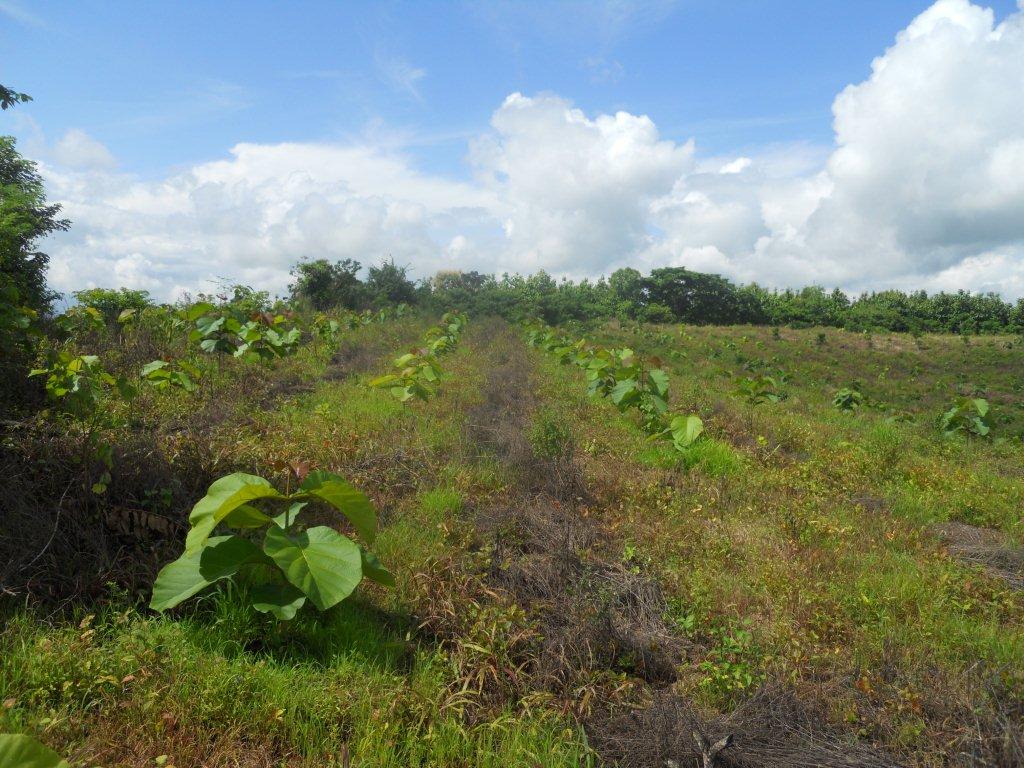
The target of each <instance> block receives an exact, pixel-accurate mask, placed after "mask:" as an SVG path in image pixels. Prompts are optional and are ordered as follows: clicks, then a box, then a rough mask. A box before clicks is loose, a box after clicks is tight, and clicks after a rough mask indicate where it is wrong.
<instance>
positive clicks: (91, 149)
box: [53, 128, 117, 168]
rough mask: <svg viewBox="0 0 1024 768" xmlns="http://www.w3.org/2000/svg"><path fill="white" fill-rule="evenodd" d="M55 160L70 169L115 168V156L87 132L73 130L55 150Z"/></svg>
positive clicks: (62, 139) (66, 134)
mask: <svg viewBox="0 0 1024 768" xmlns="http://www.w3.org/2000/svg"><path fill="white" fill-rule="evenodd" d="M53 158H54V160H55V161H56V162H57V163H59V164H61V165H64V166H67V167H68V168H113V167H114V166H116V165H117V161H115V160H114V156H113V155H112V154H110V150H108V149H107V148H106V147H105V146H103V144H101V143H100V142H98V141H96V139H94V138H92V137H91V136H89V135H88V134H87V133H86V132H85V131H81V130H78V129H77V128H72V129H71V130H69V131H68V132H67V133H65V134H64V136H63V137H61V139H60V141H58V142H57V144H56V145H55V146H54V148H53Z"/></svg>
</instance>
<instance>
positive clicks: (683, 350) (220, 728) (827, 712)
mask: <svg viewBox="0 0 1024 768" xmlns="http://www.w3.org/2000/svg"><path fill="white" fill-rule="evenodd" d="M435 319H436V318H428V317H423V316H419V315H415V314H411V315H406V316H404V317H399V318H390V319H385V320H384V321H383V322H376V323H372V324H366V325H363V326H362V327H357V328H354V329H351V330H344V331H342V332H341V334H340V336H339V337H338V339H336V340H335V341H334V343H333V344H330V345H328V344H308V345H304V346H303V347H301V348H300V349H299V350H298V352H296V353H295V354H294V355H293V356H291V357H287V358H283V359H281V360H279V361H276V362H273V363H272V364H265V363H260V362H246V361H243V360H233V359H230V358H228V359H226V360H225V361H223V362H222V363H217V367H216V370H213V369H212V368H211V370H210V371H209V372H208V375H207V379H206V380H205V381H204V386H202V387H201V388H200V389H199V390H198V391H197V392H196V393H192V394H190V393H186V392H183V391H173V390H172V391H169V392H157V391H150V390H147V391H146V392H145V393H143V394H141V395H140V397H139V398H138V399H137V400H135V401H134V402H133V403H132V405H131V406H130V407H129V406H127V405H123V406H122V407H123V408H124V412H123V413H121V414H119V416H120V417H121V418H119V419H117V426H116V427H112V428H111V429H110V432H109V434H108V438H109V439H110V441H111V444H112V445H113V449H114V455H115V460H114V461H113V468H112V470H111V477H110V480H109V484H108V487H107V488H106V490H105V493H103V494H102V495H94V496H93V497H92V498H90V497H89V495H88V494H86V495H82V494H80V493H78V492H77V491H76V490H74V489H75V487H76V486H75V483H76V482H77V479H76V478H77V473H78V466H77V465H76V463H75V457H74V456H73V455H71V454H72V452H73V451H72V449H71V448H70V447H69V446H72V445H74V441H72V440H68V439H67V434H66V431H64V428H63V427H62V428H61V429H58V428H57V427H55V425H54V423H53V422H47V421H42V420H39V421H26V422H17V423H15V422H12V423H8V424H5V425H4V427H3V429H4V441H3V447H2V449H0V450H2V453H0V462H2V464H3V467H2V471H3V473H4V476H5V478H7V479H8V481H9V482H8V488H9V490H8V493H7V499H5V502H6V506H7V508H6V510H5V512H4V514H5V515H6V516H7V519H8V521H11V524H10V525H5V531H7V532H8V533H10V534H11V535H8V536H7V538H6V540H5V542H4V544H3V549H4V551H3V553H2V554H3V558H2V560H3V562H5V563H6V566H5V570H4V571H3V574H2V575H3V586H4V589H5V590H6V594H5V597H4V607H3V611H4V625H3V629H2V631H0V702H2V715H0V731H13V732H24V733H30V734H32V735H34V736H36V737H37V738H39V739H40V740H41V741H43V742H44V743H46V744H47V745H49V746H50V747H52V748H54V749H55V750H57V751H58V752H60V753H61V754H62V755H64V756H66V757H67V758H68V759H69V760H70V761H71V762H72V763H73V764H76V765H88V766H93V765H103V766H138V765H147V766H148V765H163V766H168V765H176V766H179V768H180V766H192V765H203V766H282V765H286V766H321V765H328V764H336V765H352V766H365V767H369V766H374V767H376V766H403V767H404V766H416V765H445V766H463V765H465V766H470V765H472V766H503V767H504V766H537V765H543V766H577V765H615V764H618V765H623V766H652V767H653V766H665V765H671V764H673V763H670V762H668V761H675V762H674V764H676V765H679V766H691V765H701V764H702V762H701V761H704V762H703V764H704V765H712V764H713V765H720V766H850V765H863V766H890V765H893V766H894V765H907V766H941V765H987V766H1014V765H1021V764H1022V763H1024V731H1022V718H1024V663H1022V661H1024V632H1022V628H1024V597H1022V593H1021V591H1020V590H1021V586H1022V580H1024V573H1022V562H1024V557H1022V555H1021V550H1020V545H1021V539H1022V536H1024V524H1022V521H1021V514H1020V511H1021V509H1022V507H1024V470H1022V467H1024V463H1022V459H1024V445H1022V442H1021V437H1020V435H1021V433H1022V432H1024V399H1022V397H1021V386H1022V379H1021V378H1020V372H1021V370H1024V359H1022V354H1024V345H1021V343H1020V341H1019V339H1015V338H1012V337H1009V336H991V337H971V338H968V339H967V341H964V340H963V339H962V338H961V337H954V336H931V335H925V336H921V337H918V338H912V337H911V336H909V335H899V334H892V335H885V334H881V335H879V334H875V335H874V336H869V335H864V334H854V333H849V332H845V331H839V330H836V329H825V330H821V329H809V330H792V329H781V330H775V331H773V330H772V329H771V328H766V327H760V328H755V327H747V326H738V327H715V326H706V327H694V326H685V327H680V326H678V325H666V326H654V325H639V326H638V325H636V324H629V325H628V326H626V325H622V324H620V323H617V322H613V323H608V324H604V325H600V326H597V327H595V328H592V329H590V331H589V332H587V333H583V332H582V331H581V330H580V329H574V330H573V331H572V333H571V334H570V335H572V336H573V337H585V338H587V339H588V340H589V341H590V342H592V343H594V344H598V345H603V346H607V347H626V346H628V347H631V348H632V349H634V350H636V352H637V353H638V354H639V355H640V356H642V357H643V358H646V359H654V358H659V359H660V360H661V362H662V366H663V367H664V370H665V371H666V372H667V373H668V374H669V378H670V385H671V390H670V391H671V398H670V405H671V406H672V408H673V409H678V410H679V411H680V412H686V413H696V414H699V415H700V416H701V418H702V419H703V422H704V427H705V429H704V433H703V435H702V436H701V438H700V439H699V440H697V441H695V442H693V444H692V445H690V446H688V448H687V449H686V450H684V451H677V450H675V449H673V448H672V446H671V445H670V444H666V443H665V442H658V441H651V440H650V439H648V437H647V435H645V433H644V432H643V431H642V430H641V429H640V428H639V425H638V423H637V420H636V418H635V417H634V416H631V415H630V414H628V413H625V414H624V413H620V412H619V411H618V410H617V409H616V408H615V407H614V406H613V405H612V403H611V402H610V401H609V400H608V399H602V398H598V397H591V396H588V394H587V382H586V377H585V374H584V371H583V370H581V369H580V368H579V367H577V366H573V365H564V364H560V363H559V361H558V359H557V356H553V355H551V354H547V353H545V352H544V351H543V350H541V349H536V348H532V347H530V346H529V345H528V344H527V342H526V340H525V339H526V334H525V332H524V331H523V330H522V329H521V328H518V327H516V326H512V325H510V324H508V323H506V322H505V321H503V320H500V319H495V318H481V317H474V318H472V319H471V320H470V322H469V325H468V327H467V328H466V331H465V333H464V334H463V335H462V336H461V339H460V340H459V342H458V344H457V345H456V346H455V347H454V349H453V350H452V351H450V352H448V353H447V354H446V355H445V356H444V357H443V366H442V368H443V373H442V375H441V379H440V381H439V382H438V384H437V391H436V394H435V395H434V396H433V397H431V398H429V399H428V400H427V401H426V402H419V401H417V400H412V401H409V402H407V403H403V402H400V401H399V400H397V399H396V398H394V397H392V396H391V394H390V393H389V392H388V391H387V389H385V388H380V387H377V388H374V387H370V386H368V382H369V381H370V380H372V379H374V378H375V377H377V376H380V375H381V374H384V373H387V372H388V371H390V370H391V369H392V363H391V360H392V359H393V358H394V357H396V356H398V355H399V354H401V353H402V352H403V351H405V350H406V349H408V348H410V347H411V346H413V345H415V344H416V343H417V340H418V339H420V338H421V336H422V335H423V333H424V331H425V330H426V329H427V328H428V327H429V326H430V325H431V324H432V323H433V322H434V320H435ZM964 338H967V337H964ZM144 343H151V340H148V339H144V338H142V337H141V336H140V337H137V338H135V340H134V341H126V342H124V343H122V344H121V345H120V347H118V348H115V349H110V350H108V355H107V357H108V359H111V360H112V361H113V362H112V366H113V367H115V368H116V367H117V365H118V364H119V363H118V360H119V359H120V360H121V361H122V362H124V364H125V365H126V366H128V365H130V364H135V362H136V360H141V359H143V358H147V359H148V357H149V356H151V355H150V352H151V350H139V349H137V348H135V347H133V346H132V345H133V344H138V345H141V344H144ZM118 356H120V357H118ZM757 376H764V377H771V385H770V388H771V390H772V394H773V395H774V396H775V397H771V398H765V397H757V396H756V393H752V390H751V386H752V385H750V384H747V385H746V388H745V389H744V385H743V384H742V383H741V380H742V379H743V378H747V379H751V380H754V378H755V377H757ZM854 381H857V382H859V386H858V392H860V393H861V394H862V395H863V398H864V402H863V404H862V405H860V406H859V407H857V408H855V409H853V410H852V411H844V410H840V409H838V408H836V407H834V405H833V402H832V401H833V397H834V395H835V394H836V391H837V390H838V389H840V388H843V387H846V386H848V385H849V384H851V382H854ZM761 384H762V385H764V386H769V385H767V384H765V381H764V380H761ZM762 388H763V387H762ZM762 394H763V392H762ZM957 394H962V395H967V396H970V397H984V398H986V399H987V401H988V402H990V403H992V405H993V407H994V412H995V413H996V419H997V432H998V434H999V435H1001V436H1002V437H1003V439H1000V440H988V441H982V440H977V439H965V438H963V437H955V438H945V437H943V436H942V434H941V432H940V431H939V430H938V429H937V427H936V418H937V417H938V416H939V415H941V413H942V412H943V411H944V410H945V409H946V408H947V407H948V404H949V402H950V400H951V398H952V397H954V396H956V395H957ZM298 468H301V471H302V472H304V471H306V470H307V469H309V468H316V469H327V470H330V471H333V472H337V473H339V474H341V475H343V476H345V477H346V478H348V479H349V480H350V481H351V482H352V483H353V484H354V485H356V486H357V487H358V488H360V489H362V490H363V491H364V492H365V493H366V494H367V495H368V496H369V497H370V498H371V499H372V501H373V503H374V505H375V506H376V508H377V510H378V514H379V531H378V534H377V540H376V543H375V550H376V552H377V554H379V556H380V558H381V560H382V561H383V562H384V563H385V564H386V565H387V566H388V567H389V568H390V570H391V572H392V573H393V574H394V575H395V579H396V582H397V583H396V586H395V588H394V589H386V588H384V587H381V586H378V585H376V584H372V583H370V582H366V581H364V582H363V584H362V585H361V586H360V587H359V588H358V590H357V591H356V593H355V594H354V595H353V596H352V597H351V598H349V599H348V600H345V601H344V602H342V603H340V604H339V605H337V606H336V607H334V608H332V609H330V610H329V611H327V612H326V613H325V614H322V615H321V614H317V613H314V612H306V611H300V613H299V614H298V616H297V617H296V618H295V619H294V620H292V621H290V622H277V621H275V620H273V619H272V618H270V617H269V616H267V615H266V614H263V613H258V612H256V611H255V610H253V609H252V608H251V607H250V606H249V604H248V602H247V600H246V599H244V598H245V595H244V592H245V590H246V586H245V584H244V583H235V584H231V583H230V582H222V584H224V585H225V586H223V587H221V588H214V589H212V590H209V591H207V592H205V593H203V595H202V596H201V597H199V598H198V599H196V600H193V601H191V602H188V603H185V604H183V605H182V606H181V607H179V608H176V609H175V610H173V611H169V612H165V613H163V614H157V613H155V612H153V611H151V610H149V609H148V608H147V607H146V602H147V601H148V599H149V590H150V587H151V585H152V581H153V578H154V575H155V574H156V572H157V570H158V569H159V568H160V567H161V566H162V565H164V564H165V563H167V562H168V561H170V560H172V559H174V558H175V557H177V556H178V554H180V552H181V548H182V541H183V539H184V536H185V533H186V531H187V516H188V512H189V509H190V508H191V506H192V504H194V503H195V502H196V501H197V500H198V499H199V498H200V497H201V496H202V495H203V493H204V492H205V489H206V487H207V486H208V485H209V484H210V483H211V482H212V481H213V480H214V479H216V478H218V477H221V476H223V475H225V474H227V473H229V472H234V471H245V472H249V473H253V474H258V475H261V476H263V477H266V478H269V479H271V480H272V482H273V483H274V484H275V485H277V487H278V488H279V489H280V490H282V491H286V490H287V489H289V488H290V487H291V486H293V485H294V482H295V475H296V472H297V469H298ZM69 489H72V490H71V492H69ZM316 514H317V515H318V516H319V517H320V518H322V520H318V522H323V523H325V524H327V525H329V526H335V527H340V528H341V529H342V530H345V529H346V528H345V526H346V525H347V524H346V523H344V521H342V520H341V518H340V517H338V516H337V515H334V516H333V517H332V513H331V512H330V511H329V509H328V508H326V507H325V508H324V509H320V510H317V511H316ZM29 521H31V524H29ZM13 522H18V525H16V526H15V525H13ZM14 531H17V535H14V533H13V532H14ZM727 735H732V737H733V738H732V743H731V744H730V745H728V746H726V747H725V748H723V749H722V750H721V751H720V752H718V753H717V756H715V757H712V752H713V747H712V745H713V744H714V742H716V741H718V740H719V739H720V738H723V737H725V736H727Z"/></svg>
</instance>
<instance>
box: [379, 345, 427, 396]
mask: <svg viewBox="0 0 1024 768" xmlns="http://www.w3.org/2000/svg"><path fill="white" fill-rule="evenodd" d="M392 364H393V365H394V367H395V368H397V369H398V372H397V373H389V374H386V375H384V376H379V377H377V378H376V379H373V380H372V381H371V382H370V386H371V387H377V388H383V389H387V390H388V391H389V392H390V393H391V394H392V395H393V396H394V397H396V398H397V399H398V400H400V401H402V402H403V403H404V402H406V401H407V400H411V399H412V398H414V397H417V398H419V399H420V400H429V399H430V398H431V397H432V396H433V395H434V385H435V384H436V382H437V381H438V380H439V379H440V377H441V374H440V369H439V368H438V365H437V361H436V359H435V358H434V356H433V355H431V354H429V353H428V352H426V351H425V350H424V351H420V352H407V353H406V354H404V355H402V356H401V357H398V358H395V360H394V362H393V363H392Z"/></svg>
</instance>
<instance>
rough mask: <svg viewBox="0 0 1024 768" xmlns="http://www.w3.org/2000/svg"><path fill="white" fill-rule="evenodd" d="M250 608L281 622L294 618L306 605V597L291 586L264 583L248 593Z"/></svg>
mask: <svg viewBox="0 0 1024 768" xmlns="http://www.w3.org/2000/svg"><path fill="white" fill-rule="evenodd" d="M250 597H251V598H252V607H253V608H255V609H256V610H257V611H260V612H261V613H272V614H273V615H274V616H276V617H277V618H279V619H280V620H281V621H290V620H292V619H294V618H295V614H296V613H298V610H299V608H301V607H302V606H303V605H305V603H306V596H305V595H304V594H302V593H301V592H299V590H297V589H296V588H295V587H293V586H292V585H291V584H278V583H274V582H266V583H264V584H257V585H256V586H255V587H253V588H252V592H251V593H250Z"/></svg>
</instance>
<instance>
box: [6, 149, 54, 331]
mask: <svg viewBox="0 0 1024 768" xmlns="http://www.w3.org/2000/svg"><path fill="white" fill-rule="evenodd" d="M59 213H60V206H59V205H56V204H53V205H47V203H46V194H45V192H44V189H43V179H42V177H41V176H40V175H39V172H38V170H37V169H36V164H35V163H33V162H32V161H31V160H26V159H25V158H24V157H22V156H21V155H20V154H19V153H18V150H17V149H16V148H15V141H14V139H13V138H12V137H10V136H0V282H2V283H3V285H4V286H10V287H13V288H14V289H15V290H17V291H18V297H19V300H20V301H21V302H23V303H24V304H25V305H27V306H29V307H31V308H32V309H34V310H35V311H36V312H39V313H41V314H45V313H48V312H49V311H50V305H51V304H52V303H53V301H54V299H56V298H57V296H58V294H57V293H55V292H53V291H51V290H49V289H48V288H47V287H46V267H47V265H48V264H49V261H50V257H49V256H47V255H46V254H45V253H43V252H42V251H40V250H38V247H37V246H38V241H39V239H40V238H42V237H44V236H46V235H49V234H51V233H53V232H58V231H61V230H66V229H67V228H68V226H69V224H70V222H68V221H67V220H66V219H59V218H57V215H58V214H59Z"/></svg>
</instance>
